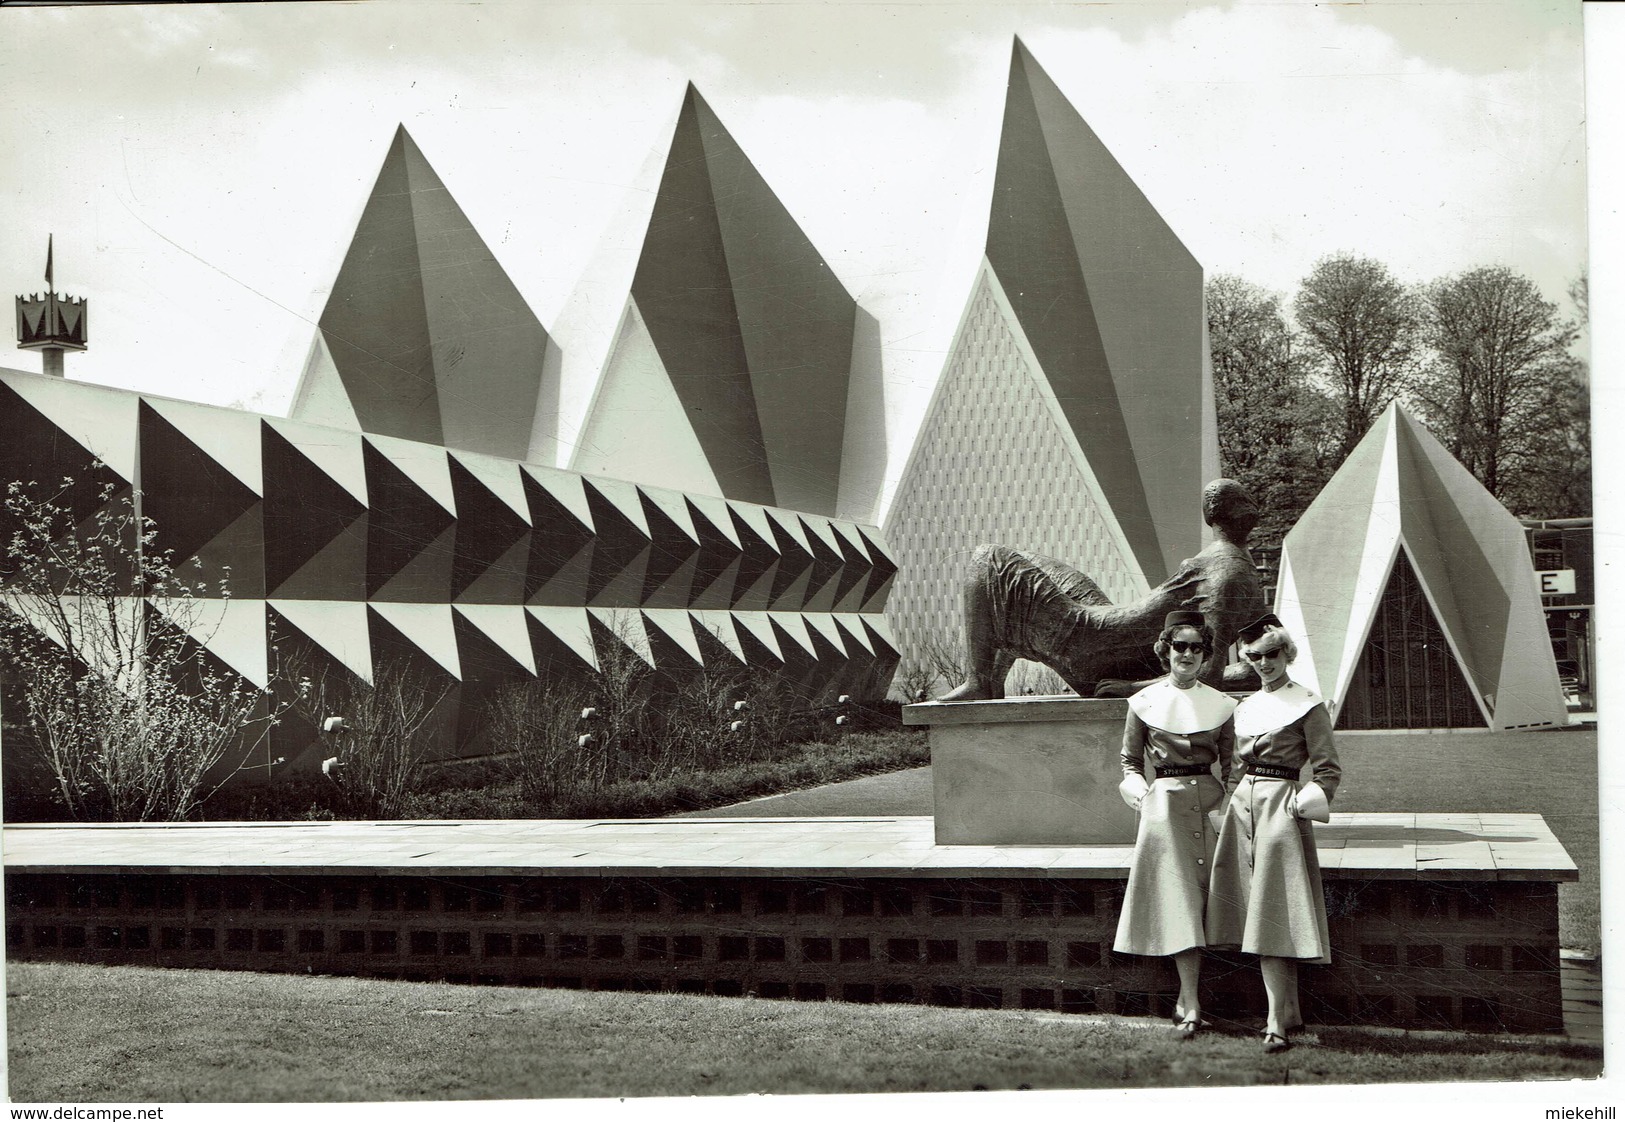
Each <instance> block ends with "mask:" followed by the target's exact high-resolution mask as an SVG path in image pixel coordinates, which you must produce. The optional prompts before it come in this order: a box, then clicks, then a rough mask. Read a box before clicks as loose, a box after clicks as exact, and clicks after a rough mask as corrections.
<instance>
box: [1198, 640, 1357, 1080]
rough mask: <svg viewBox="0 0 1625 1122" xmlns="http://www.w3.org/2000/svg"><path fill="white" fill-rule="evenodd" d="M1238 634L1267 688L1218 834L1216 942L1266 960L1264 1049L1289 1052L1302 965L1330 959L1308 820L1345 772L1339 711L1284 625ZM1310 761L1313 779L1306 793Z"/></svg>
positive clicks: (1241, 751)
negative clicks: (1336, 725)
mask: <svg viewBox="0 0 1625 1122" xmlns="http://www.w3.org/2000/svg"><path fill="white" fill-rule="evenodd" d="M1237 635H1238V638H1239V639H1240V640H1241V655H1242V657H1243V658H1245V659H1246V660H1247V661H1248V662H1250V663H1252V664H1253V668H1254V669H1255V670H1257V671H1258V677H1259V680H1260V681H1261V682H1262V683H1263V688H1262V689H1260V690H1259V691H1258V692H1257V693H1255V694H1253V695H1251V696H1250V697H1248V698H1247V699H1246V700H1244V701H1243V702H1242V703H1241V704H1240V705H1239V706H1238V707H1237V708H1236V715H1235V728H1236V740H1237V751H1236V761H1237V762H1236V776H1237V778H1236V782H1235V786H1234V787H1233V788H1232V789H1231V795H1230V799H1229V802H1228V803H1227V804H1226V805H1225V811H1224V822H1223V824H1222V826H1221V827H1220V830H1219V849H1218V853H1217V854H1216V855H1215V857H1214V862H1213V880H1212V882H1211V884H1210V886H1209V892H1208V902H1207V938H1208V943H1209V944H1210V945H1213V946H1224V947H1240V948H1241V950H1242V951H1243V952H1245V953H1247V954H1256V955H1258V956H1260V957H1259V965H1260V968H1261V969H1262V971H1263V974H1264V990H1265V992H1266V994H1267V995H1268V997H1269V1018H1268V1020H1267V1021H1266V1023H1265V1025H1264V1050H1265V1051H1266V1052H1282V1051H1285V1050H1286V1049H1287V1048H1289V1047H1290V1046H1291V1037H1290V1035H1289V1034H1290V1033H1291V1032H1292V1031H1293V1030H1294V1029H1297V1028H1301V1027H1302V1025H1303V1014H1302V1012H1301V1010H1300V1008H1299V1006H1298V963H1299V962H1316V963H1326V962H1330V961H1331V941H1330V940H1329V939H1328V937H1327V934H1326V899H1325V896H1324V895H1323V894H1322V892H1321V884H1320V862H1319V861H1318V860H1317V859H1316V856H1315V841H1314V837H1313V834H1312V832H1311V827H1310V825H1309V823H1310V821H1316V822H1325V821H1326V820H1327V819H1328V817H1329V807H1330V803H1331V799H1332V796H1333V795H1334V794H1335V793H1336V792H1337V783H1338V780H1339V778H1340V777H1341V775H1342V769H1341V768H1339V766H1338V763H1337V750H1336V748H1335V747H1334V746H1333V744H1332V718H1331V714H1330V713H1329V712H1327V709H1326V706H1325V704H1324V703H1323V702H1322V701H1321V699H1320V697H1319V695H1318V694H1316V693H1315V692H1314V691H1313V690H1310V689H1306V688H1305V687H1303V686H1300V685H1299V684H1298V683H1296V682H1294V681H1292V679H1291V678H1290V677H1289V676H1288V675H1287V666H1288V665H1290V664H1291V662H1292V661H1293V660H1294V659H1295V658H1297V656H1298V647H1297V644H1296V643H1294V642H1293V641H1292V636H1290V635H1288V634H1287V632H1286V630H1285V629H1284V628H1283V627H1282V626H1281V621H1280V620H1279V619H1277V618H1276V617H1275V616H1274V615H1265V616H1263V617H1262V618H1260V619H1257V620H1254V621H1253V622H1252V623H1249V624H1247V625H1246V626H1245V627H1242V628H1241V629H1240V630H1239V631H1238V633H1237ZM1306 763H1307V764H1309V765H1310V769H1311V770H1310V775H1309V781H1308V782H1306V783H1304V784H1303V785H1302V786H1301V787H1300V786H1299V785H1298V776H1299V772H1300V771H1301V770H1302V768H1303V766H1304V764H1306Z"/></svg>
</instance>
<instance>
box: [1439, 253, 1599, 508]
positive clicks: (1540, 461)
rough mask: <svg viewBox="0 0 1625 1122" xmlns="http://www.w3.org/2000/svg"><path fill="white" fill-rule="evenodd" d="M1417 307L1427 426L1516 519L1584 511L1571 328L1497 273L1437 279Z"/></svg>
mask: <svg viewBox="0 0 1625 1122" xmlns="http://www.w3.org/2000/svg"><path fill="white" fill-rule="evenodd" d="M1581 298H1583V294H1581ZM1426 303H1427V318H1426V332H1427V341H1428V344H1429V346H1430V348H1431V350H1432V352H1433V356H1434V360H1433V362H1432V363H1431V364H1430V365H1429V367H1428V369H1427V371H1426V373H1425V375H1424V377H1423V378H1422V379H1421V380H1420V382H1419V384H1418V387H1417V393H1416V397H1417V402H1418V404H1419V405H1420V406H1421V408H1422V411H1423V412H1424V414H1425V416H1426V418H1427V420H1428V422H1429V424H1430V427H1432V428H1433V430H1434V432H1435V433H1436V434H1437V435H1438V436H1439V438H1440V439H1441V440H1442V441H1443V442H1444V444H1445V446H1446V447H1447V448H1448V449H1449V450H1450V452H1451V454H1452V455H1454V456H1455V457H1456V459H1458V460H1460V461H1461V463H1462V464H1463V465H1464V466H1465V467H1466V468H1467V470H1468V471H1470V472H1472V473H1473V475H1474V476H1475V477H1476V478H1477V479H1478V480H1479V482H1481V483H1482V484H1483V485H1484V487H1485V489H1486V490H1488V491H1489V492H1490V493H1491V494H1492V495H1494V496H1495V497H1496V498H1498V499H1500V500H1501V501H1502V502H1503V503H1504V504H1506V505H1507V506H1508V507H1509V508H1510V509H1512V510H1513V511H1514V512H1515V513H1519V514H1524V515H1541V516H1548V517H1551V516H1560V515H1565V514H1574V513H1588V512H1589V504H1588V503H1587V502H1585V497H1586V494H1587V492H1589V474H1590V470H1589V444H1590V440H1589V436H1590V432H1589V429H1590V425H1589V410H1588V407H1587V401H1586V386H1585V374H1584V366H1583V364H1582V363H1581V362H1580V361H1579V360H1578V359H1576V358H1575V357H1574V356H1573V355H1572V354H1571V353H1570V348H1571V347H1572V346H1573V344H1574V342H1575V339H1576V338H1577V336H1578V334H1579V330H1578V328H1577V327H1576V326H1575V325H1574V324H1573V323H1572V322H1570V321H1568V320H1565V319H1563V318H1561V317H1560V315H1559V312H1558V308H1557V306H1556V305H1555V304H1553V303H1552V302H1550V301H1548V300H1546V299H1544V298H1543V297H1542V296H1541V294H1540V290H1539V289H1538V288H1536V287H1535V285H1534V283H1533V282H1532V281H1530V280H1529V279H1528V278H1526V277H1524V276H1521V275H1519V274H1518V273H1516V272H1514V271H1513V270H1511V269H1509V268H1507V267H1505V266H1493V267H1489V268H1481V269H1474V270H1471V271H1469V272H1466V273H1462V274H1459V275H1457V276H1453V277H1446V278H1444V279H1442V280H1439V281H1436V282H1434V283H1433V284H1431V285H1429V286H1428V287H1427V290H1426ZM1582 505H1583V506H1585V508H1586V509H1585V510H1584V511H1580V510H1578V509H1577V508H1578V507H1580V506H1582Z"/></svg>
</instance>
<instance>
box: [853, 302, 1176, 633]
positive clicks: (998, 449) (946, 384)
mask: <svg viewBox="0 0 1625 1122" xmlns="http://www.w3.org/2000/svg"><path fill="white" fill-rule="evenodd" d="M1019 330H1020V329H1019V326H1018V325H1017V324H1016V323H1014V322H1013V321H1012V319H1011V317H1010V315H1009V313H1008V311H1006V310H1005V309H1004V308H1003V307H1002V306H1001V303H1000V301H999V300H998V298H997V296H996V295H995V292H994V290H993V287H992V281H991V279H990V278H989V276H988V275H987V273H986V271H984V272H983V274H982V277H981V279H980V281H979V282H978V285H977V288H976V291H975V292H974V294H973V295H972V298H971V305H970V308H969V309H968V311H967V313H966V317H965V322H964V324H963V326H962V327H961V329H960V334H959V338H958V340H957V341H956V345H955V347H954V350H953V352H952V354H951V356H950V359H949V363H948V368H947V370H946V371H945V372H944V374H943V377H942V382H941V385H940V386H939V388H938V390H937V394H936V397H935V398H934V399H933V401H932V404H931V409H930V411H929V413H928V414H927V416H926V420H925V423H924V424H923V426H922V427H921V431H920V435H919V438H918V440H917V441H916V444H915V450H914V455H913V457H912V459H911V460H910V461H909V466H908V469H907V471H906V472H905V474H904V476H903V480H902V482H901V483H900V484H899V485H898V489H897V493H896V496H895V498H894V499H893V501H892V506H891V511H890V513H889V514H888V516H887V522H886V536H887V540H888V542H889V543H890V545H891V548H892V550H893V552H894V553H895V554H896V557H897V559H898V566H897V570H896V577H895V585H894V587H893V588H892V590H891V594H890V597H889V599H887V600H885V604H886V608H887V614H888V615H889V617H890V619H891V622H892V625H893V627H895V628H896V632H897V638H898V642H899V645H900V647H901V649H902V651H903V652H904V656H905V657H908V658H923V657H924V656H925V655H926V653H927V652H928V651H930V650H931V649H932V648H933V647H934V646H940V645H942V644H947V645H949V646H951V647H958V646H960V645H962V643H963V622H962V619H961V615H960V602H959V590H960V587H961V586H962V584H963V582H964V579H965V576H966V573H967V568H966V566H967V563H968V561H969V558H970V554H971V551H972V550H974V549H975V548H976V546H978V545H980V544H983V543H985V542H991V543H998V544H1002V545H1011V546H1015V547H1017V548H1021V549H1028V550H1032V551H1034V552H1037V553H1043V554H1047V555H1052V556H1055V557H1057V558H1059V559H1061V560H1064V561H1066V562H1067V563H1068V564H1071V565H1074V566H1076V567H1077V568H1078V569H1080V570H1081V571H1083V572H1085V573H1088V574H1089V575H1090V576H1092V577H1093V578H1094V579H1095V581H1096V582H1097V583H1098V584H1099V585H1100V587H1101V589H1102V590H1103V591H1104V592H1105V593H1106V595H1107V596H1109V597H1111V599H1112V600H1113V601H1114V602H1122V601H1124V600H1128V599H1132V598H1134V597H1135V596H1138V595H1142V594H1143V592H1144V585H1143V582H1142V580H1141V578H1140V577H1139V569H1138V565H1137V563H1136V562H1135V559H1134V557H1133V555H1132V553H1130V552H1127V551H1125V549H1124V548H1123V546H1122V542H1121V538H1120V536H1119V535H1117V534H1115V533H1114V532H1113V531H1112V514H1111V512H1110V511H1109V510H1106V509H1104V508H1103V507H1102V506H1101V505H1100V503H1099V502H1098V501H1097V500H1096V498H1095V494H1096V492H1097V488H1096V487H1095V486H1093V485H1092V484H1091V483H1090V482H1089V481H1088V479H1087V478H1086V476H1085V472H1086V470H1087V469H1086V467H1084V466H1083V465H1080V464H1079V462H1078V456H1077V452H1076V450H1075V448H1076V445H1075V442H1072V441H1069V440H1068V439H1067V437H1066V434H1065V433H1063V431H1062V430H1061V428H1060V425H1059V423H1058V422H1057V420H1056V417H1055V414H1054V412H1053V410H1052V409H1051V407H1050V405H1049V403H1048V402H1047V401H1046V399H1045V395H1044V392H1043V390H1042V389H1041V387H1040V383H1039V380H1040V379H1042V378H1043V377H1044V376H1045V375H1044V372H1043V371H1042V370H1036V369H1033V368H1032V366H1031V364H1030V361H1029V359H1028V354H1030V352H1029V351H1027V350H1026V349H1025V348H1024V347H1023V346H1022V345H1021V343H1020V340H1019V339H1018V335H1017V333H1018V332H1019ZM878 571H879V570H878V567H877V573H878ZM865 610H868V604H867V603H866V604H865Z"/></svg>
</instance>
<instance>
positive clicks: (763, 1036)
mask: <svg viewBox="0 0 1625 1122" xmlns="http://www.w3.org/2000/svg"><path fill="white" fill-rule="evenodd" d="M7 982H8V986H7V989H8V992H7V1010H8V1017H9V1029H8V1034H9V1038H10V1048H11V1051H10V1061H11V1073H10V1074H11V1088H10V1090H11V1095H12V1098H13V1099H14V1100H17V1101H23V1102H109V1101H112V1102H185V1101H206V1102H279V1101H287V1102H317V1101H363V1100H375V1101H376V1100H405V1099H428V1100H443V1099H479V1098H550V1097H591V1098H602V1097H622V1096H625V1097H634V1096H646V1095H696V1094H701V1095H703V1094H747V1093H753V1092H765V1093H775V1094H791V1093H816V1092H877V1091H969V1090H977V1089H993V1090H1000V1089H1023V1088H1051V1089H1053V1088H1101V1087H1193V1086H1250V1085H1255V1084H1281V1083H1287V1082H1290V1083H1295V1084H1297V1083H1369V1082H1438V1081H1471V1082H1480V1081H1500V1080H1527V1079H1574V1078H1593V1077H1595V1076H1597V1075H1598V1074H1599V1073H1600V1070H1601V1062H1602V1052H1601V1049H1599V1048H1595V1047H1590V1046H1587V1045H1580V1044H1574V1043H1569V1042H1566V1041H1564V1040H1561V1039H1544V1038H1538V1037H1511V1036H1476V1035H1469V1034H1462V1033H1396V1032H1392V1031H1383V1030H1367V1029H1356V1028H1339V1029H1330V1028H1328V1029H1321V1030H1319V1031H1318V1032H1317V1031H1309V1032H1306V1033H1304V1034H1303V1035H1302V1037H1301V1039H1302V1041H1303V1042H1304V1044H1305V1045H1306V1046H1301V1047H1298V1048H1295V1049H1293V1050H1292V1051H1290V1052H1287V1053H1285V1054H1284V1055H1280V1056H1265V1055H1264V1054H1263V1052H1262V1051H1261V1049H1260V1047H1259V1041H1258V1038H1257V1037H1256V1036H1255V1035H1253V1034H1252V1033H1251V1032H1243V1031H1239V1030H1238V1031H1234V1032H1217V1031H1216V1032H1210V1033H1207V1034H1204V1036H1202V1037H1199V1038H1198V1039H1197V1040H1195V1041H1193V1042H1190V1043H1184V1044H1182V1043H1180V1042H1178V1041H1176V1040H1174V1039H1173V1038H1172V1036H1171V1035H1170V1031H1169V1029H1168V1026H1167V1025H1166V1023H1165V1022H1162V1021H1156V1020H1152V1019H1149V1018H1129V1017H1116V1016H1073V1015H1062V1014H1052V1013H1037V1012H1028V1011H1021V1010H968V1009H953V1010H948V1009H936V1008H930V1007H922V1006H902V1005H893V1006H870V1005H845V1004H840V1003H836V1002H819V1003H808V1002H773V1001H761V1000H754V999H742V998H715V997H698V996H688V995H681V994H631V993H582V992H578V991H570V990H536V989H517V988H510V987H464V986H450V985H442V984H431V983H414V982H386V981H377V980H366V979H354V978H323V977H302V976H297V975H268V974H233V973H223V972H211V971H190V970H155V969H148V968H140V967H100V966H83V965H55V964H35V963H28V964H10V965H8V968H7Z"/></svg>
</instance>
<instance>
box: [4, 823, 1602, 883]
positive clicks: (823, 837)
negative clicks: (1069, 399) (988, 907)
mask: <svg viewBox="0 0 1625 1122" xmlns="http://www.w3.org/2000/svg"><path fill="white" fill-rule="evenodd" d="M1315 842H1316V845H1317V848H1318V850H1319V853H1320V862H1321V866H1322V868H1323V869H1325V870H1326V872H1327V874H1328V877H1330V878H1335V879H1346V878H1362V879H1376V880H1424V881H1425V880H1441V881H1442V880H1449V881H1573V880H1576V879H1578V876H1579V873H1578V870H1577V869H1576V868H1575V865H1574V862H1573V861H1572V860H1570V858H1569V855H1568V853H1567V852H1565V850H1564V849H1563V846H1562V845H1561V843H1559V842H1558V840H1557V838H1556V837H1555V836H1553V834H1552V832H1551V830H1550V829H1548V828H1547V826H1546V823H1545V820H1544V819H1542V818H1541V817H1540V815H1538V814H1397V813H1357V814H1334V815H1333V816H1332V821H1331V822H1330V824H1328V825H1324V826H1316V827H1315ZM0 845H3V849H4V860H5V867H6V868H7V869H9V870H15V871H25V870H26V871H28V872H41V873H75V872H77V873H115V872H132V871H137V870H140V871H148V872H167V873H245V872H264V871H266V870H269V869H278V870H282V871H285V872H287V873H290V874H291V873H296V872H297V873H305V874H315V873H324V874H345V873H354V874H358V875H360V874H379V873H384V874H389V873H409V874H413V875H419V876H457V875H463V876H466V875H471V874H472V875H486V874H490V875H528V876H561V877H566V876H570V877H580V876H659V875H667V876H670V875H673V874H680V875H684V876H727V877H740V876H744V877H755V876H780V875H789V876H815V875H818V876H839V877H865V876H874V877H896V876H899V875H906V876H911V877H963V876H978V877H988V876H1011V877H1032V876H1039V877H1058V878H1098V879H1123V878H1126V877H1127V876H1128V866H1129V859H1130V856H1131V853H1132V849H1131V847H1129V846H1122V845H1119V846H1068V847H1053V848H1051V847H1040V846H984V845H937V844H935V843H934V841H933V823H932V819H931V818H930V817H929V816H923V815H922V816H895V817H853V818H683V819H669V818H667V819H645V820H612V821H591V820H580V821H574V820H572V821H543V820H538V821H460V822H459V821H451V822H278V823H179V824H173V825H96V826H67V825H20V826H7V827H5V829H4V832H3V835H0Z"/></svg>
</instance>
